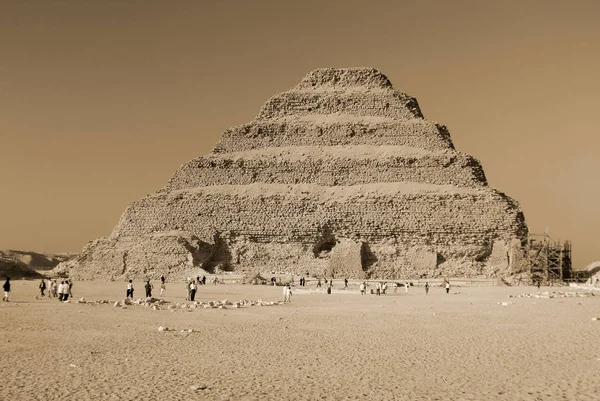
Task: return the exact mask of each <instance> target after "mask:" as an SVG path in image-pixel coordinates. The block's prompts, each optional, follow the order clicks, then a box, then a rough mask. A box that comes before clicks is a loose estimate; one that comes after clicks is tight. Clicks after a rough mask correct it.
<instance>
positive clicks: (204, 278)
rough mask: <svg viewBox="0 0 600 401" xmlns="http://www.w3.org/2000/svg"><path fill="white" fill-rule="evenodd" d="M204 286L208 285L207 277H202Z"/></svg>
mask: <svg viewBox="0 0 600 401" xmlns="http://www.w3.org/2000/svg"><path fill="white" fill-rule="evenodd" d="M202 285H206V276H202Z"/></svg>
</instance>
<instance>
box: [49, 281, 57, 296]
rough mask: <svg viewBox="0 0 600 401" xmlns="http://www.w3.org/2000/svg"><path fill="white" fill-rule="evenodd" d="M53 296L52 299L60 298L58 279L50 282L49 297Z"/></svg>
mask: <svg viewBox="0 0 600 401" xmlns="http://www.w3.org/2000/svg"><path fill="white" fill-rule="evenodd" d="M50 295H52V298H56V297H58V284H56V279H52V281H50V293H49V294H48V296H50Z"/></svg>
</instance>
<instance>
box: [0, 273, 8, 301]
mask: <svg viewBox="0 0 600 401" xmlns="http://www.w3.org/2000/svg"><path fill="white" fill-rule="evenodd" d="M2 289H3V290H4V298H2V301H4V302H8V294H9V293H10V277H6V281H5V282H4V285H3V286H2Z"/></svg>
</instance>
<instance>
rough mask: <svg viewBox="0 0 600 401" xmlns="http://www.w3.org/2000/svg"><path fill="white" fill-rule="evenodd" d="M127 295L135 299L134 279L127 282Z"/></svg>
mask: <svg viewBox="0 0 600 401" xmlns="http://www.w3.org/2000/svg"><path fill="white" fill-rule="evenodd" d="M125 296H126V297H127V298H132V299H133V281H132V280H129V282H128V283H127V293H126V295H125Z"/></svg>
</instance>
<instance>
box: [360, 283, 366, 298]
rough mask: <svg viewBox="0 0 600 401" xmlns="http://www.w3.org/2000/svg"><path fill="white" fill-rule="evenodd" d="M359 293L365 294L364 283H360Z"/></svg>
mask: <svg viewBox="0 0 600 401" xmlns="http://www.w3.org/2000/svg"><path fill="white" fill-rule="evenodd" d="M360 295H365V283H360Z"/></svg>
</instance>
